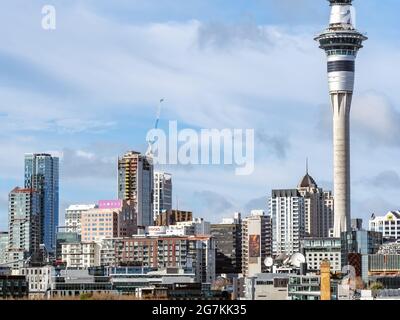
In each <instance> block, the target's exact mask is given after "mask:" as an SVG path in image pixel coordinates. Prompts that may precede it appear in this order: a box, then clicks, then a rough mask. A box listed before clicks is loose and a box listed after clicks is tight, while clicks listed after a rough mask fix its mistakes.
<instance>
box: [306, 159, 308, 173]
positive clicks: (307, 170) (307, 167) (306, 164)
mask: <svg viewBox="0 0 400 320" xmlns="http://www.w3.org/2000/svg"><path fill="white" fill-rule="evenodd" d="M306 174H308V157H307V158H306Z"/></svg>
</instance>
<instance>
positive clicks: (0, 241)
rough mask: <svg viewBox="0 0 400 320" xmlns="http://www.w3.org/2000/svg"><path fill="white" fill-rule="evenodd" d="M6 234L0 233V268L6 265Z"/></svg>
mask: <svg viewBox="0 0 400 320" xmlns="http://www.w3.org/2000/svg"><path fill="white" fill-rule="evenodd" d="M7 250H8V232H5V231H1V232H0V266H1V265H2V264H5V263H7V254H8V253H7Z"/></svg>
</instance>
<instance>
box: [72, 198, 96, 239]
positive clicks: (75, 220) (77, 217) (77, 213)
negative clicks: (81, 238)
mask: <svg viewBox="0 0 400 320" xmlns="http://www.w3.org/2000/svg"><path fill="white" fill-rule="evenodd" d="M96 207H97V205H95V204H73V205H70V206H69V207H68V208H67V209H66V210H65V226H66V227H67V228H66V232H76V233H78V234H79V235H80V234H81V232H82V228H81V218H82V213H85V212H87V211H88V210H90V209H95V208H96Z"/></svg>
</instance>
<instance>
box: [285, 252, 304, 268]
mask: <svg viewBox="0 0 400 320" xmlns="http://www.w3.org/2000/svg"><path fill="white" fill-rule="evenodd" d="M289 262H290V264H291V265H293V266H295V267H296V268H300V265H301V264H302V263H305V262H306V257H305V256H304V255H302V254H301V253H295V254H293V255H292V256H291V257H290V259H289Z"/></svg>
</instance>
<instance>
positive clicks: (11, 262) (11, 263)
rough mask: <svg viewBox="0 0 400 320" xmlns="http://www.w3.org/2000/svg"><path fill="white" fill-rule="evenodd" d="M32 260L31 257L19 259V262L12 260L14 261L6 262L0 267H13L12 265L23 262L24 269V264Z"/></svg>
mask: <svg viewBox="0 0 400 320" xmlns="http://www.w3.org/2000/svg"><path fill="white" fill-rule="evenodd" d="M31 259H32V255H30V256H29V257H28V258H26V259H20V260H14V261H10V262H6V263H1V264H0V267H3V266H8V265H13V264H14V263H18V262H21V261H22V262H23V264H24V267H25V266H26V264H27V263H28V262H29V261H30V260H31Z"/></svg>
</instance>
